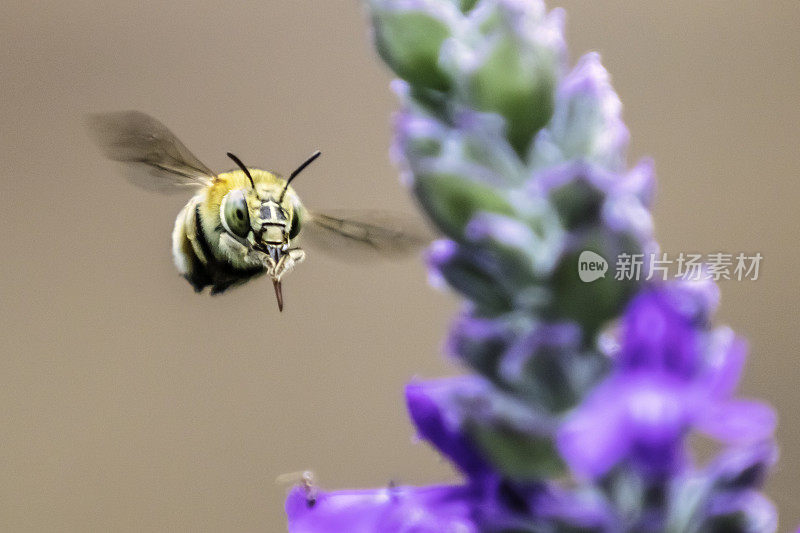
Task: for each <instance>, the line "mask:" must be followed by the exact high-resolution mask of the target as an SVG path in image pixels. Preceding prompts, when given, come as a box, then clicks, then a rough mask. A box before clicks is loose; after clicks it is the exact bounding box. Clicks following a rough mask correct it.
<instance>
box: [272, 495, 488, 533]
mask: <svg viewBox="0 0 800 533" xmlns="http://www.w3.org/2000/svg"><path fill="white" fill-rule="evenodd" d="M477 502H478V497H477V494H476V493H475V491H474V489H473V488H472V487H469V486H446V485H445V486H433V487H419V488H417V487H386V488H383V489H377V490H353V491H339V492H330V493H328V492H319V493H317V494H316V497H315V499H314V500H309V499H308V496H307V494H306V492H305V490H304V489H302V488H301V487H297V488H295V489H293V490H292V492H291V493H290V494H289V497H288V498H287V500H286V514H287V516H288V518H289V531H290V532H291V533H342V532H345V531H346V532H352V533H362V532H363V533H368V532H369V533H371V532H378V531H385V532H392V533H478V531H480V529H479V528H478V526H477V525H476V523H475V520H474V518H473V515H474V513H475V505H476V503H477Z"/></svg>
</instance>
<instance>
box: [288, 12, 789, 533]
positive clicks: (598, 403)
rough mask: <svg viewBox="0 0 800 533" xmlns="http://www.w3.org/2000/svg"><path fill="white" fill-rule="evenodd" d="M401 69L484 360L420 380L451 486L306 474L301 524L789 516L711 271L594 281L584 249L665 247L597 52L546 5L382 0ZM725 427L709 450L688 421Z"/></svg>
mask: <svg viewBox="0 0 800 533" xmlns="http://www.w3.org/2000/svg"><path fill="white" fill-rule="evenodd" d="M367 5H368V10H369V14H370V19H371V21H372V24H373V39H374V42H375V45H376V48H377V50H378V53H379V54H380V56H381V58H382V59H383V60H384V61H385V62H386V64H387V65H388V66H389V68H390V69H392V71H393V72H394V73H395V74H396V75H397V76H398V77H399V78H400V79H399V80H396V81H395V82H393V84H392V85H393V88H394V90H395V92H396V93H397V94H398V96H399V98H400V100H401V102H402V109H401V111H400V112H399V113H398V115H397V117H396V119H395V122H394V124H395V126H394V128H395V141H394V143H393V146H392V156H393V157H394V159H395V160H396V162H397V164H398V166H399V167H400V169H401V173H402V177H403V178H402V179H403V182H404V183H406V184H407V185H408V186H409V188H410V189H411V191H412V193H413V194H414V196H415V198H416V199H417V200H418V203H419V205H420V207H421V209H422V210H423V211H424V213H425V214H426V215H427V216H428V217H429V219H430V221H431V222H432V224H433V225H434V226H435V227H437V228H438V229H439V230H440V232H441V234H442V238H441V239H439V240H437V241H436V242H435V243H434V244H433V245H432V246H431V248H430V250H429V252H428V256H427V260H428V269H429V273H430V279H431V281H432V283H433V284H435V285H436V286H438V287H445V286H449V287H450V288H451V289H452V290H454V291H455V292H457V293H459V294H461V295H462V296H463V297H464V299H465V303H464V306H463V310H462V312H461V313H460V314H459V316H458V317H457V319H456V320H455V321H454V323H453V326H452V328H451V331H450V334H449V335H448V337H447V341H446V343H445V346H446V351H447V352H448V355H450V356H451V357H452V359H453V360H455V361H456V362H458V363H459V364H461V365H464V366H465V367H467V368H468V369H470V370H472V371H473V373H472V374H468V375H465V376H459V377H454V378H445V379H438V380H431V381H413V382H411V383H410V384H409V385H408V386H407V388H406V401H407V406H408V410H409V413H410V415H411V419H412V422H413V424H414V425H415V426H416V430H417V434H418V435H419V437H420V438H421V439H422V440H424V441H426V442H427V443H429V444H430V445H431V446H433V447H434V448H436V449H438V450H439V451H440V452H441V453H442V454H443V455H444V456H445V457H447V458H448V459H449V460H450V461H451V462H452V463H453V465H454V466H455V468H456V469H457V470H458V472H459V473H460V476H461V478H462V480H461V481H460V482H459V483H456V484H453V485H441V486H433V487H421V488H414V487H393V486H386V487H384V488H379V489H375V490H357V491H339V492H324V491H319V490H316V489H315V491H314V495H313V496H314V497H313V498H311V497H309V494H308V493H307V489H304V488H296V489H294V490H293V491H292V493H291V494H290V495H289V498H288V500H287V503H286V510H287V514H288V517H289V529H290V531H292V532H294V533H298V532H313V531H320V532H328V531H353V532H373V531H376V532H377V531H380V532H388V533H392V532H411V531H414V532H434V531H436V532H463V533H470V532H473V531H475V532H477V531H525V532H548V533H568V532H575V531H581V532H586V533H615V532H634V531H635V532H661V531H669V532H670V533H701V532H715V531H725V532H732V533H736V532H753V533H755V532H758V533H769V532H772V531H775V528H776V524H777V517H776V515H775V510H774V507H773V506H772V504H771V503H770V502H769V501H768V500H766V498H764V496H763V495H761V494H760V492H759V490H760V489H761V486H762V484H763V482H764V479H765V477H766V475H767V472H768V470H769V469H770V467H771V466H772V465H773V464H774V462H775V460H776V458H777V450H776V447H775V443H774V439H773V433H774V428H775V424H776V419H775V413H774V411H773V410H772V409H771V408H770V407H769V406H768V405H766V404H764V403H761V402H758V401H754V400H749V399H741V398H738V397H737V396H736V387H737V384H738V381H739V378H740V375H741V372H742V369H743V367H744V360H745V356H746V351H747V350H746V345H745V342H744V341H743V340H742V339H740V338H739V337H737V336H736V335H735V334H734V333H733V332H732V331H731V330H730V329H728V328H725V327H714V326H713V325H712V319H713V314H714V311H715V310H716V307H717V304H718V300H719V294H718V290H717V288H716V287H715V286H714V285H713V284H712V283H710V282H708V281H699V282H691V281H672V282H669V283H667V282H662V283H649V282H642V281H639V280H637V279H630V280H616V279H614V276H612V275H607V276H605V277H602V278H599V279H596V280H594V281H592V282H584V281H581V279H580V278H579V276H578V268H577V267H578V257H579V256H580V255H581V254H582V253H584V252H586V251H591V252H594V253H596V254H599V255H601V256H603V257H605V258H607V259H610V258H615V257H617V256H619V255H620V254H644V253H647V252H651V251H655V250H657V249H658V244H657V243H656V241H655V239H654V236H653V224H652V218H651V216H650V211H649V209H650V204H651V202H652V200H653V195H654V190H655V186H654V183H655V180H654V174H653V165H652V162H650V161H649V160H645V161H642V162H640V163H638V164H636V165H634V166H633V167H632V168H629V164H628V161H627V157H626V153H627V146H628V140H629V133H628V129H627V128H626V126H625V124H624V122H623V121H622V115H621V109H622V107H621V103H620V100H619V97H618V96H617V94H616V93H615V92H614V89H613V88H612V86H611V82H610V77H609V74H608V72H606V70H605V69H604V68H603V66H602V64H601V62H600V57H599V56H598V55H597V54H594V53H590V54H587V55H585V56H583V58H581V59H580V60H579V61H578V63H577V65H576V66H575V67H574V68H572V69H569V68H568V65H567V64H566V59H565V58H566V53H565V49H566V48H565V45H564V39H563V32H562V26H563V20H564V16H563V12H562V11H560V10H552V11H549V12H548V11H547V9H546V8H545V6H544V4H543V3H542V2H541V1H540V0H368V1H367ZM693 433H699V434H703V435H705V436H707V437H710V438H711V439H714V440H715V441H717V442H718V443H719V447H720V449H721V452H720V454H719V455H718V457H717V458H716V459H714V460H712V461H710V462H709V463H708V464H698V463H697V462H696V460H695V459H694V455H693V454H692V453H691V448H690V445H689V442H688V441H687V437H689V436H690V435H691V434H693Z"/></svg>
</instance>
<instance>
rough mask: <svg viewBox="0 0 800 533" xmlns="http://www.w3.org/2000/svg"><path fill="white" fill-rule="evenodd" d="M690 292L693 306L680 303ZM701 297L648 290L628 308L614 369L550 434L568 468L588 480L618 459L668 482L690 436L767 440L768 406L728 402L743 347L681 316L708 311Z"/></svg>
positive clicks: (671, 289) (771, 418) (675, 289)
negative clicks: (692, 433)
mask: <svg viewBox="0 0 800 533" xmlns="http://www.w3.org/2000/svg"><path fill="white" fill-rule="evenodd" d="M692 295H694V296H695V297H696V298H700V299H701V300H700V301H699V302H696V303H695V305H685V304H686V301H685V299H686V298H689V297H691V296H692ZM705 300H706V295H705V294H704V293H692V292H691V291H687V289H686V286H685V285H682V284H677V285H675V286H665V287H661V288H656V289H650V290H647V291H645V292H643V293H641V294H640V295H639V296H637V297H636V298H635V299H634V300H633V301H632V302H631V303H630V305H629V306H628V309H627V311H626V314H625V317H624V319H623V333H622V335H623V339H624V340H623V343H622V345H621V347H620V350H619V353H618V355H617V361H616V363H617V366H616V369H615V371H614V372H613V373H612V375H610V376H609V377H608V378H607V379H606V380H604V381H603V382H602V383H601V384H599V385H598V386H597V387H596V388H595V389H594V390H593V391H592V392H591V393H589V395H588V397H587V398H586V400H585V401H584V402H583V403H582V404H581V405H580V406H579V407H578V408H577V409H575V410H574V411H573V412H572V413H571V414H570V415H569V416H568V417H567V418H566V420H565V422H564V424H563V425H562V426H561V428H560V430H559V434H558V446H559V450H560V451H561V454H562V456H563V457H564V459H565V460H566V461H567V463H568V464H569V465H570V467H571V468H572V469H573V471H575V472H576V473H577V474H579V475H580V476H582V477H584V478H597V477H601V476H603V475H605V474H607V473H608V472H609V471H610V470H611V469H612V468H613V467H614V466H616V465H617V464H618V463H620V462H621V461H623V460H625V461H628V462H629V463H630V464H632V465H633V466H635V467H636V468H638V469H640V470H642V471H645V473H647V474H650V475H653V476H667V475H670V474H674V473H676V472H677V471H678V470H680V469H681V467H682V466H684V461H685V459H686V449H685V447H684V446H685V445H684V437H685V436H686V435H687V433H688V432H689V430H690V429H696V430H698V431H700V432H702V433H705V434H706V435H709V436H711V437H713V438H715V439H717V440H720V441H722V442H726V443H748V442H756V441H761V440H763V439H767V438H769V437H770V436H771V435H772V432H773V430H774V427H775V414H774V412H773V410H772V409H771V408H770V407H768V406H767V405H765V404H763V403H760V402H754V401H747V400H737V399H732V398H730V395H731V393H732V391H733V388H734V387H735V385H736V383H737V382H738V379H739V374H740V372H741V368H742V361H743V359H744V345H743V343H742V341H741V340H739V339H737V338H736V337H734V336H733V334H732V333H730V331H728V330H718V331H713V332H708V331H706V330H704V329H703V328H702V326H700V325H698V324H697V315H695V314H693V313H690V312H689V310H695V311H696V310H697V309H699V308H702V307H703V306H704V305H708V304H707V303H705ZM702 314H704V313H703V312H701V315H702Z"/></svg>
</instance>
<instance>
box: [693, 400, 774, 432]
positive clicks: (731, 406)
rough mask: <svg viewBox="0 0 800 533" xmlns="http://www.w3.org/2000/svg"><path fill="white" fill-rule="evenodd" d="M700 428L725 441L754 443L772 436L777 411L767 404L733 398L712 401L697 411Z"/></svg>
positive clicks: (697, 421)
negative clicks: (712, 402)
mask: <svg viewBox="0 0 800 533" xmlns="http://www.w3.org/2000/svg"><path fill="white" fill-rule="evenodd" d="M696 417H697V418H696V423H697V427H698V429H699V430H700V431H702V432H704V433H706V434H708V435H710V436H712V437H714V438H715V439H718V440H721V441H723V442H754V441H759V440H764V439H767V438H769V437H771V436H772V434H773V432H774V431H775V424H776V421H777V420H776V416H775V411H774V410H773V409H772V408H771V407H770V406H769V405H767V404H765V403H762V402H756V401H749V400H731V401H727V402H718V403H714V404H711V405H709V406H707V407H706V409H704V410H702V411H700V412H699V413H696Z"/></svg>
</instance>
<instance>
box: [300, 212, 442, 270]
mask: <svg viewBox="0 0 800 533" xmlns="http://www.w3.org/2000/svg"><path fill="white" fill-rule="evenodd" d="M310 216H311V217H310V218H311V220H310V223H304V225H303V230H302V232H301V235H302V238H303V242H304V243H308V244H310V245H311V248H314V249H318V250H321V251H324V252H327V253H330V254H331V255H333V256H338V257H340V258H342V259H362V258H369V257H370V256H372V257H374V256H384V257H399V256H403V255H409V254H411V253H413V252H415V251H417V250H419V249H420V248H421V247H423V246H425V245H426V244H427V243H429V242H430V240H431V237H430V235H429V234H428V232H427V231H426V230H425V229H424V228H423V227H422V226H421V224H420V223H419V222H416V221H415V220H413V219H411V218H410V217H405V216H402V215H397V214H391V213H385V212H381V211H333V212H329V213H310Z"/></svg>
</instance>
